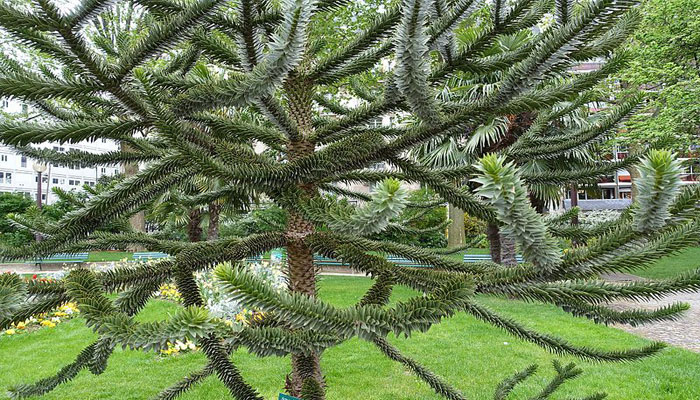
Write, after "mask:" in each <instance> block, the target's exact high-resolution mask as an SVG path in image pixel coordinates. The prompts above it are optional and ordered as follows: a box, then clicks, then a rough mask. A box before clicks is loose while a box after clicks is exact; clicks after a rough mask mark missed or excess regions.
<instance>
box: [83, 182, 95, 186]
mask: <svg viewBox="0 0 700 400" xmlns="http://www.w3.org/2000/svg"><path fill="white" fill-rule="evenodd" d="M85 183H86V184H87V185H88V186H95V182H85Z"/></svg>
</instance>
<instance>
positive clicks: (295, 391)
mask: <svg viewBox="0 0 700 400" xmlns="http://www.w3.org/2000/svg"><path fill="white" fill-rule="evenodd" d="M300 68H301V67H300ZM285 86H286V89H287V94H288V99H287V100H288V104H289V106H288V107H289V114H290V116H291V118H292V119H293V120H294V122H295V123H296V126H297V127H298V129H299V136H300V137H299V138H296V139H294V140H292V141H291V142H290V143H289V145H288V157H289V159H290V160H295V159H297V158H300V157H303V156H307V155H310V154H313V152H314V148H315V145H314V144H313V143H311V142H309V141H308V140H307V138H308V137H309V135H310V134H311V133H312V131H313V126H312V124H311V117H312V110H311V99H312V95H313V92H312V89H313V87H312V85H311V83H310V82H307V81H305V80H304V79H302V78H300V77H299V76H297V75H294V74H293V75H291V76H290V78H289V79H288V80H287V82H286V83H285ZM299 188H300V189H302V190H303V191H304V192H306V193H307V194H308V195H309V196H313V195H315V194H316V193H317V189H316V186H315V185H313V184H312V183H303V182H302V183H299ZM288 211H289V220H288V222H287V231H286V236H287V268H288V271H287V276H288V277H289V283H288V285H289V290H290V291H292V292H297V293H303V294H306V295H308V296H311V297H315V296H316V277H317V270H316V266H315V265H314V257H313V251H312V250H311V248H309V246H308V245H307V243H306V241H305V239H306V237H307V236H308V235H310V234H311V233H313V231H314V226H313V224H312V223H311V222H310V221H307V220H306V219H305V218H304V217H303V216H302V215H300V214H298V213H297V212H296V211H295V210H293V209H292V210H288ZM291 359H292V372H291V373H290V374H289V375H288V376H287V382H286V390H287V392H288V393H289V394H290V395H292V396H294V397H299V398H302V399H304V400H324V399H325V386H326V384H325V379H324V377H323V373H322V371H321V354H320V353H312V354H292V357H291Z"/></svg>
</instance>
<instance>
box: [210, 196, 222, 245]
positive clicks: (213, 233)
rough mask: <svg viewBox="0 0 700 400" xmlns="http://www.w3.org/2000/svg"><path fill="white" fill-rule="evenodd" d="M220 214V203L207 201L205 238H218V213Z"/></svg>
mask: <svg viewBox="0 0 700 400" xmlns="http://www.w3.org/2000/svg"><path fill="white" fill-rule="evenodd" d="M220 214H221V204H217V203H209V228H208V229H207V240H216V239H218V238H219V215H220Z"/></svg>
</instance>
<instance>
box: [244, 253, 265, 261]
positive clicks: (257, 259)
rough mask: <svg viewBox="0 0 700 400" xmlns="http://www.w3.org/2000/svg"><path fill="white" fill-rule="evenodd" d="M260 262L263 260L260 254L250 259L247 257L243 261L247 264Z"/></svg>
mask: <svg viewBox="0 0 700 400" xmlns="http://www.w3.org/2000/svg"><path fill="white" fill-rule="evenodd" d="M262 260H263V255H262V254H258V255H257V256H250V257H247V258H246V259H245V261H246V262H249V263H259V262H262Z"/></svg>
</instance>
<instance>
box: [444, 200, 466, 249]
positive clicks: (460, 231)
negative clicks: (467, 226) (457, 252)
mask: <svg viewBox="0 0 700 400" xmlns="http://www.w3.org/2000/svg"><path fill="white" fill-rule="evenodd" d="M447 215H448V218H449V219H450V220H452V222H451V223H450V225H449V226H448V227H447V247H459V246H463V245H464V211H463V210H461V209H459V208H457V207H455V206H453V205H452V204H447Z"/></svg>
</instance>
